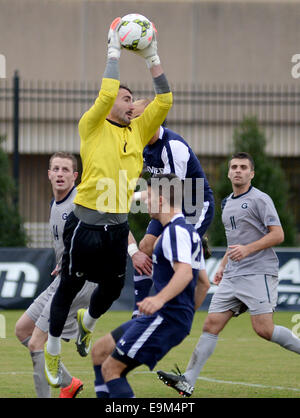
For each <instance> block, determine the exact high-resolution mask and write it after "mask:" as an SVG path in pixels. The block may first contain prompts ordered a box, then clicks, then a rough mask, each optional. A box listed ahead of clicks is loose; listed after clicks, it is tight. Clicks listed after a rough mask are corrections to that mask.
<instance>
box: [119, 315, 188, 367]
mask: <svg viewBox="0 0 300 418" xmlns="http://www.w3.org/2000/svg"><path fill="white" fill-rule="evenodd" d="M120 329H123V332H124V333H123V335H122V336H121V337H120V339H119V340H118V342H117V345H116V348H115V350H114V352H113V353H112V357H113V358H115V359H117V360H119V361H121V362H122V363H124V364H127V365H128V366H132V365H133V364H135V366H138V365H140V364H146V365H147V366H148V367H149V368H150V370H152V369H153V368H154V366H155V365H156V363H157V362H158V361H159V360H161V359H162V358H163V357H164V356H165V355H166V354H167V352H168V351H170V350H171V348H173V347H175V346H176V345H178V344H180V343H181V342H182V340H184V338H185V337H186V336H187V335H188V334H189V329H187V327H183V326H182V324H180V323H179V322H175V321H172V320H171V319H168V318H165V317H163V316H161V315H160V314H154V315H149V316H147V315H143V316H141V317H139V318H135V319H133V320H131V321H128V322H125V323H124V324H123V325H121V327H120V328H119V330H120ZM112 335H113V333H112ZM115 336H116V334H115ZM131 368H132V367H131Z"/></svg>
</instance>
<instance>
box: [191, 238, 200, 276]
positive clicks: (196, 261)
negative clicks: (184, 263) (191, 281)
mask: <svg viewBox="0 0 300 418" xmlns="http://www.w3.org/2000/svg"><path fill="white" fill-rule="evenodd" d="M193 243H195V244H196V243H197V247H196V249H195V251H194V252H193V254H192V268H193V269H197V270H200V259H201V253H200V249H201V247H200V237H199V235H198V234H197V232H193Z"/></svg>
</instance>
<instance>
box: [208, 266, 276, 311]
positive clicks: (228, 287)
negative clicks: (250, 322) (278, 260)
mask: <svg viewBox="0 0 300 418" xmlns="http://www.w3.org/2000/svg"><path fill="white" fill-rule="evenodd" d="M277 286H278V277H277V276H270V275H269V274H253V275H245V276H236V277H230V278H225V279H222V280H221V283H220V284H219V286H218V289H217V290H216V292H215V294H214V295H213V297H212V299H211V302H210V306H209V309H208V312H209V313H213V312H215V313H216V312H226V311H233V312H234V315H235V316H237V315H240V314H241V313H243V312H245V311H246V310H249V312H250V314H251V315H259V314H264V313H271V312H273V311H274V310H275V307H276V304H277V297H278V291H277Z"/></svg>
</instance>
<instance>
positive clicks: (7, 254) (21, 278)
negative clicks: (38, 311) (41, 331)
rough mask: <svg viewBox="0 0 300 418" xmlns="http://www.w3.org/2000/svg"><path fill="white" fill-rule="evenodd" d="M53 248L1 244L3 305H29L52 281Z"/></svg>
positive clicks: (0, 272) (9, 306)
mask: <svg viewBox="0 0 300 418" xmlns="http://www.w3.org/2000/svg"><path fill="white" fill-rule="evenodd" d="M54 267H55V255H54V251H53V250H52V249H49V248H46V249H35V248H0V309H27V308H28V306H29V305H30V304H31V303H32V301H33V300H34V298H35V297H37V296H38V295H39V294H40V293H41V292H42V291H43V290H44V289H46V288H47V287H48V286H49V284H50V283H51V281H52V277H51V271H52V270H53V269H54Z"/></svg>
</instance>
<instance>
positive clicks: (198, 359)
mask: <svg viewBox="0 0 300 418" xmlns="http://www.w3.org/2000/svg"><path fill="white" fill-rule="evenodd" d="M217 341H218V336H217V335H215V334H209V333H208V332H203V334H202V335H201V336H200V338H199V341H198V343H197V345H196V347H195V349H194V351H193V354H192V356H191V358H190V361H189V364H188V365H187V368H186V371H185V372H184V377H185V378H186V380H187V381H188V382H189V383H190V384H191V385H192V386H195V383H196V380H197V377H198V376H199V374H200V372H201V370H202V368H203V366H204V364H205V363H206V361H207V359H208V358H209V357H210V356H211V355H212V353H213V352H214V349H215V347H216V344H217Z"/></svg>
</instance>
